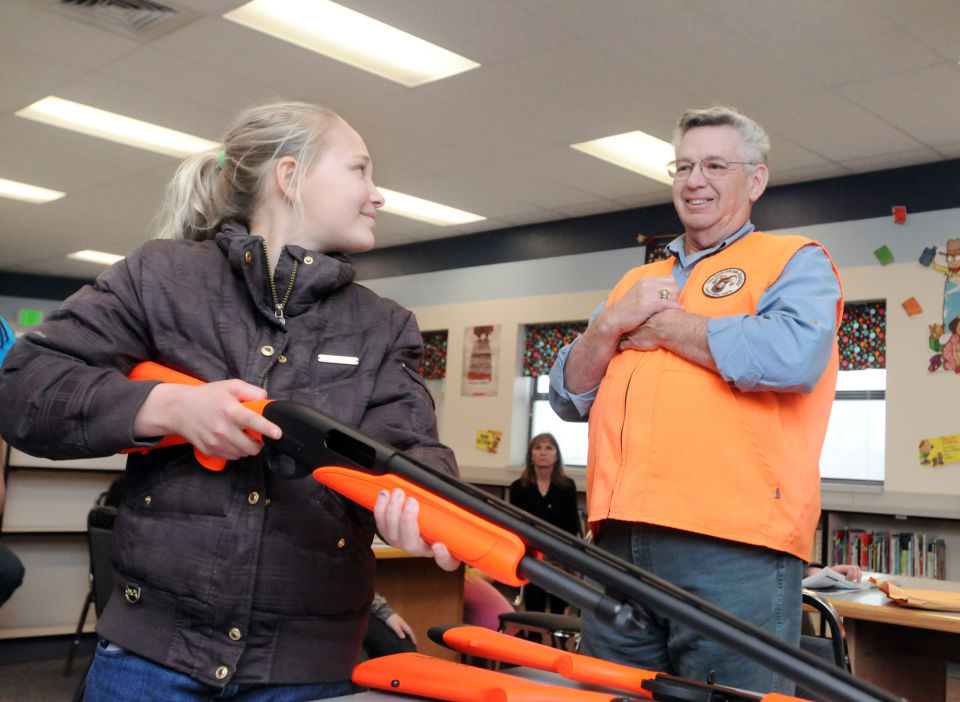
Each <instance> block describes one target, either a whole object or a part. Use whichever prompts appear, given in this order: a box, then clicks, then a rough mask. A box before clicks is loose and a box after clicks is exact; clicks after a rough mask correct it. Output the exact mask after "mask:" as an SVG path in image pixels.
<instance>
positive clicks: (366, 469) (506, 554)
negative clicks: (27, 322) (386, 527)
mask: <svg viewBox="0 0 960 702" xmlns="http://www.w3.org/2000/svg"><path fill="white" fill-rule="evenodd" d="M155 366H156V364H151V365H147V366H140V367H138V368H139V371H138V372H139V377H142V378H155V377H158V376H157V375H151V373H153V372H154V371H156V370H157V368H155ZM178 377H180V376H178ZM161 379H167V378H161ZM175 382H193V383H195V382H197V381H196V380H194V379H189V381H184V380H183V379H182V378H181V379H180V380H175ZM251 409H254V411H257V412H260V413H261V414H262V415H263V416H264V417H266V418H267V419H268V420H270V421H271V422H273V423H274V424H276V425H277V426H279V427H280V428H281V429H282V430H283V437H282V438H280V439H278V440H276V441H274V440H271V439H268V438H264V439H263V441H264V444H265V449H264V450H265V451H268V452H277V453H281V454H284V455H286V456H289V457H291V458H292V459H294V460H293V463H295V465H296V469H295V470H294V472H293V473H291V474H284V476H283V477H302V476H305V475H308V474H311V473H312V474H313V476H314V478H315V479H317V480H320V481H321V482H323V483H325V484H327V485H329V486H330V487H331V488H332V489H334V490H337V491H339V492H341V493H343V494H344V495H346V496H348V497H350V498H351V499H353V500H355V501H357V502H358V503H359V504H361V505H363V506H364V507H367V508H368V509H372V508H373V503H374V502H375V501H376V499H377V496H378V495H379V494H380V492H381V491H383V490H391V489H393V488H394V487H401V488H402V489H403V490H404V492H405V493H406V494H407V495H409V496H411V497H415V498H416V499H417V500H418V501H419V502H420V517H419V521H418V523H419V526H420V532H421V534H422V535H423V537H424V539H426V540H427V541H429V542H437V541H441V542H443V543H445V544H446V545H447V546H448V547H450V552H451V553H452V554H453V555H454V556H456V557H457V558H460V559H461V560H463V561H465V562H467V563H469V564H471V565H473V566H476V567H477V568H480V569H481V570H483V571H485V572H486V573H488V574H490V575H492V576H493V577H495V578H496V579H498V580H500V581H502V582H505V583H509V584H513V585H516V584H519V583H523V582H527V581H529V582H533V583H535V584H536V585H539V586H540V587H542V588H543V589H545V590H546V591H547V592H550V593H551V594H553V595H556V596H557V597H560V598H561V599H563V600H565V601H567V602H570V603H571V604H573V605H575V606H576V607H578V608H579V609H580V610H581V611H583V612H589V613H591V614H592V615H593V616H594V617H595V618H596V619H597V620H598V621H599V622H601V623H602V624H603V625H604V626H607V627H610V628H611V629H614V630H615V631H618V632H620V633H621V634H624V635H630V634H632V633H634V632H636V631H637V630H638V629H639V628H640V627H642V626H643V624H642V622H641V621H640V612H641V608H643V607H646V608H648V609H650V610H652V611H654V612H656V613H657V614H658V615H660V616H663V617H665V618H667V619H670V620H672V621H675V622H677V623H679V624H683V625H685V626H689V627H690V628H692V629H694V630H696V631H698V632H699V633H701V634H702V635H704V636H706V637H708V638H710V639H712V640H714V641H716V642H718V643H720V644H721V645H723V646H725V647H726V648H728V649H730V650H731V651H732V652H733V653H735V654H738V655H741V656H743V657H745V658H749V659H750V660H753V661H755V662H756V663H759V664H760V665H763V666H765V667H767V668H769V669H771V670H773V671H776V672H777V673H780V674H781V675H784V676H785V677H787V678H789V679H791V680H794V681H795V682H797V683H800V684H802V685H803V686H804V687H806V688H809V689H810V690H813V691H815V692H816V693H818V694H820V695H822V696H823V697H825V698H827V699H830V700H832V701H833V702H902V701H901V700H900V699H899V698H897V697H894V696H893V695H891V694H890V693H888V692H885V691H883V690H881V689H879V688H877V687H875V686H873V685H871V684H869V683H867V682H864V681H863V680H859V679H857V678H854V677H853V676H852V675H850V674H849V673H847V672H846V671H843V670H841V669H840V668H838V667H837V666H834V665H831V664H829V663H827V662H826V661H824V660H822V659H819V658H817V657H816V656H814V655H812V654H810V653H807V652H806V651H802V650H800V648H798V647H797V646H793V645H791V644H788V643H786V642H785V641H783V640H782V639H779V638H778V637H776V636H774V635H772V634H770V633H769V632H767V631H764V630H762V629H760V628H758V627H756V626H754V625H753V624H751V623H749V622H747V621H745V620H743V619H741V618H739V617H736V616H734V615H732V614H730V613H729V612H727V611H725V610H723V609H720V608H719V607H717V606H715V605H713V604H711V603H709V602H707V601H706V600H703V599H701V598H699V597H696V596H694V595H692V594H690V593H688V592H686V591H685V590H682V589H681V588H678V587H676V586H675V585H673V584H671V583H669V582H667V581H665V580H663V579H661V578H658V577H656V576H654V575H652V574H650V573H648V572H646V571H644V570H642V569H640V568H638V567H636V566H635V565H633V564H632V563H627V562H626V561H623V560H621V559H619V558H617V557H616V556H613V555H612V554H610V553H608V552H606V551H603V550H602V549H599V548H597V547H596V546H594V545H593V544H588V543H586V542H585V541H583V540H582V539H577V538H575V537H573V536H572V535H570V534H568V533H567V532H565V531H563V530H562V529H559V528H557V527H555V526H553V525H552V524H549V523H547V522H545V521H543V520H542V519H538V518H537V517H534V516H532V515H531V514H529V513H527V512H524V511H523V510H521V509H518V508H517V507H514V506H513V505H511V504H509V503H507V502H505V501H503V500H501V499H498V498H496V497H493V496H492V495H489V494H488V493H486V492H484V491H483V490H480V489H479V488H476V487H474V486H472V485H470V484H468V483H464V482H462V481H460V480H458V479H457V478H454V477H452V476H450V475H447V474H445V473H442V472H440V471H437V470H435V469H433V468H431V467H429V466H427V465H424V464H423V463H420V462H418V461H416V460H414V459H413V458H411V457H409V456H407V455H405V454H404V453H402V452H401V451H398V450H397V449H395V448H394V447H392V446H389V445H387V444H384V443H382V442H380V441H377V440H376V439H373V438H372V437H370V436H367V435H366V434H364V433H362V432H360V431H358V430H357V429H354V428H352V427H349V426H347V425H345V424H343V423H342V422H339V421H337V420H336V419H334V418H332V417H330V416H329V415H326V414H323V413H322V412H318V411H316V410H314V409H312V408H310V407H307V406H306V405H303V404H300V403H297V402H288V401H283V400H273V401H270V400H265V401H262V402H260V403H258V406H257V407H256V408H251ZM258 438H259V437H258ZM138 450H142V449H138ZM276 463H277V462H275V461H269V460H268V461H267V465H268V466H270V467H271V469H272V470H281V468H279V467H278V466H276V465H275V464H276ZM539 554H544V555H546V556H549V557H550V559H551V560H552V561H555V562H557V563H559V564H560V565H561V566H564V567H566V568H568V569H569V570H571V571H573V572H575V573H580V574H582V575H585V576H587V577H589V578H590V579H591V580H593V581H595V582H597V583H599V584H600V587H597V586H595V585H592V584H591V583H590V582H588V581H586V580H584V579H581V578H578V577H575V576H573V575H570V574H569V573H568V572H566V571H565V570H564V569H563V568H561V567H558V566H556V565H553V564H552V563H548V562H546V560H544V559H543V558H540V557H539ZM371 663H372V661H371ZM641 685H642V689H644V690H646V691H648V692H649V693H650V694H651V695H652V697H653V699H654V700H697V701H699V700H709V701H710V702H741V701H742V700H761V699H762V700H764V701H765V702H772V701H773V700H777V699H779V700H788V699H790V698H788V697H784V696H778V695H767V696H765V697H762V696H760V695H756V694H750V693H745V694H741V693H739V692H735V691H731V690H730V688H726V687H722V686H717V685H712V684H710V683H699V682H694V681H689V680H684V679H682V678H676V677H675V676H671V675H666V674H663V673H660V674H657V675H656V677H655V678H654V679H652V680H646V681H642V682H641ZM488 699H506V698H504V697H502V696H500V697H497V696H496V695H494V697H492V698H488Z"/></svg>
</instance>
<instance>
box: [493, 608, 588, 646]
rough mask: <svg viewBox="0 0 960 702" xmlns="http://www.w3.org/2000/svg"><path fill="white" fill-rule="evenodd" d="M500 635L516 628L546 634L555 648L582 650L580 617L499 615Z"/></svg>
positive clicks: (529, 613) (539, 614) (531, 614)
mask: <svg viewBox="0 0 960 702" xmlns="http://www.w3.org/2000/svg"><path fill="white" fill-rule="evenodd" d="M499 619H500V633H503V632H504V631H505V630H506V629H509V628H516V629H520V630H521V631H526V632H536V633H539V634H546V635H547V636H549V637H550V644H551V645H552V646H553V647H554V648H559V649H563V650H564V651H569V650H571V646H572V649H573V651H579V650H580V617H577V616H573V615H571V614H552V613H550V612H508V613H507V614H501V615H499Z"/></svg>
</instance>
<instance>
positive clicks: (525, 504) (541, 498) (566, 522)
mask: <svg viewBox="0 0 960 702" xmlns="http://www.w3.org/2000/svg"><path fill="white" fill-rule="evenodd" d="M510 504H513V505H516V506H517V507H519V508H520V509H522V510H525V511H527V512H529V513H530V514H532V515H534V516H536V517H540V518H541V519H543V520H545V521H548V522H550V523H551V524H553V525H554V526H558V527H560V528H561V529H563V530H564V531H568V532H570V533H571V534H575V535H579V534H580V515H579V512H578V510H577V486H576V484H574V482H573V481H572V480H570V479H569V478H567V484H566V485H564V486H558V485H556V484H555V483H550V489H548V490H547V494H546V495H541V494H540V489H539V488H538V487H537V484H536V483H533V484H532V485H524V484H523V483H522V482H521V481H520V480H519V479H517V480H514V481H513V484H511V485H510Z"/></svg>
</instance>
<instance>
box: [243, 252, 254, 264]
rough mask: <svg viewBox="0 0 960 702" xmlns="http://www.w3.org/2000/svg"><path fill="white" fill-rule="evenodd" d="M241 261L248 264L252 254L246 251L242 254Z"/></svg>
mask: <svg viewBox="0 0 960 702" xmlns="http://www.w3.org/2000/svg"><path fill="white" fill-rule="evenodd" d="M243 260H244V261H246V262H247V263H250V261H252V260H253V254H252V253H250V252H249V251H247V252H246V253H244V254H243Z"/></svg>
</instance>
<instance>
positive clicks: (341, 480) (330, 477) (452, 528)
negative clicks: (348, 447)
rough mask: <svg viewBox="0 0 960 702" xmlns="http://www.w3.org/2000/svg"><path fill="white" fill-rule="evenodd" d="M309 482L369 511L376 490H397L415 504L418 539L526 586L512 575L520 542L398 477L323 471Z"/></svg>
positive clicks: (523, 548)
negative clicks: (415, 502) (422, 539)
mask: <svg viewBox="0 0 960 702" xmlns="http://www.w3.org/2000/svg"><path fill="white" fill-rule="evenodd" d="M313 477H314V479H316V480H317V481H319V482H321V483H323V484H324V485H326V486H327V487H329V488H330V489H332V490H336V491H337V492H339V493H340V494H342V495H345V496H346V497H349V498H350V499H351V500H353V501H354V502H356V503H358V504H360V505H363V506H364V507H366V508H367V509H369V510H372V509H373V505H374V503H375V502H376V501H377V496H378V495H379V494H380V492H381V491H384V490H385V491H387V492H390V491H392V490H393V489H394V488H400V489H401V490H403V493H404V494H405V495H406V496H407V497H414V498H416V500H417V502H418V503H419V504H420V516H419V518H418V521H417V523H418V524H419V526H420V534H421V535H422V536H423V538H424V540H426V541H428V542H430V543H435V542H437V541H442V542H443V543H444V545H446V547H447V548H448V549H449V550H450V553H452V554H453V555H454V556H456V557H457V558H459V559H460V560H461V561H465V562H466V563H469V564H470V565H472V566H475V567H477V568H479V569H480V570H482V571H484V572H485V573H489V574H490V575H492V576H493V577H494V578H496V579H497V580H499V581H500V582H503V583H506V584H508V585H513V586H515V587H519V586H520V585H523V584H524V583H526V582H528V581H527V580H526V579H524V578H521V577H520V576H519V575H518V574H517V565H518V564H519V563H520V559H521V558H523V557H524V556H525V555H526V553H527V547H526V546H525V545H524V543H523V542H522V541H521V540H520V537H519V536H517V535H516V534H514V533H513V532H510V531H507V530H506V529H504V528H503V527H499V526H497V525H496V524H492V523H490V522H489V521H487V520H485V519H483V518H482V517H477V516H475V515H474V514H472V513H470V512H468V511H467V510H465V509H463V508H462V507H458V506H457V505H454V504H452V503H450V502H448V501H446V500H444V499H443V498H441V497H438V496H437V495H435V494H433V493H432V492H428V491H427V490H425V489H424V488H422V487H420V486H419V485H415V484H414V483H411V482H410V481H409V480H406V479H404V478H402V477H400V476H398V475H394V474H392V473H384V474H383V475H373V474H370V473H365V472H363V471H359V470H354V469H351V468H343V467H341V466H323V467H320V468H317V469H316V470H315V471H313Z"/></svg>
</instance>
